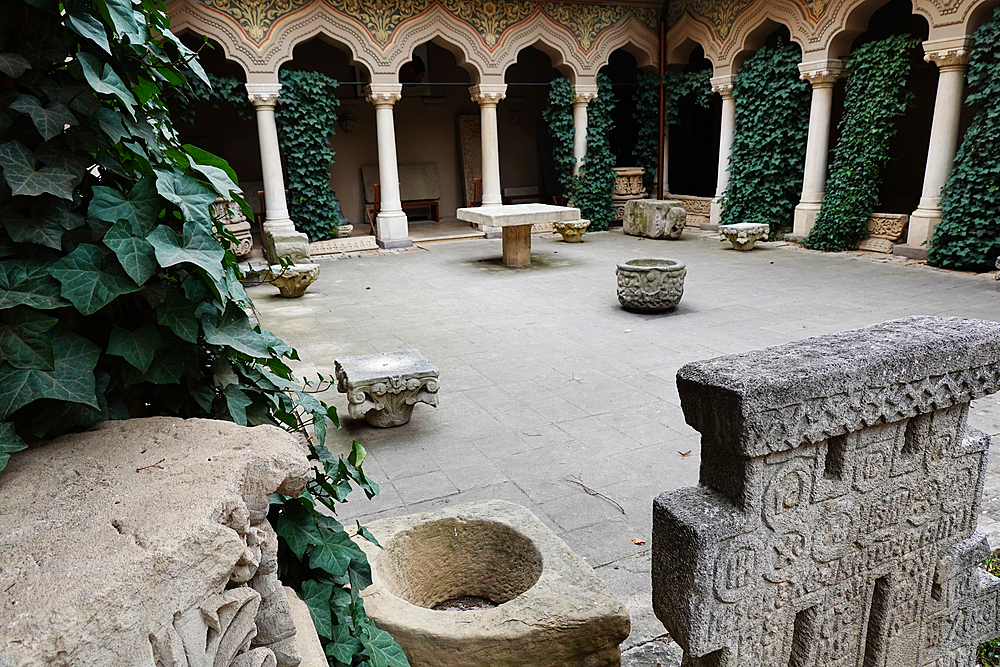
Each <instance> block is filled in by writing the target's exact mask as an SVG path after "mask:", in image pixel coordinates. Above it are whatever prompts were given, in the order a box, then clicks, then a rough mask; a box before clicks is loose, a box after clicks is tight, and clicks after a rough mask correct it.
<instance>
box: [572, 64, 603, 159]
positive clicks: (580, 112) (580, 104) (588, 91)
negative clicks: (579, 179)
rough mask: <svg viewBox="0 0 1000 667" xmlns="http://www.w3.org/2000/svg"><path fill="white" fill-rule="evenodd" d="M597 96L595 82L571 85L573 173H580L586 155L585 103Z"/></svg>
mask: <svg viewBox="0 0 1000 667" xmlns="http://www.w3.org/2000/svg"><path fill="white" fill-rule="evenodd" d="M595 97H597V84H596V83H594V84H590V85H587V84H577V85H576V86H574V87H573V157H575V158H576V164H575V165H574V166H573V173H574V174H579V173H580V166H581V165H582V164H583V158H585V157H586V156H587V105H588V104H590V102H591V100H593V99H594V98H595Z"/></svg>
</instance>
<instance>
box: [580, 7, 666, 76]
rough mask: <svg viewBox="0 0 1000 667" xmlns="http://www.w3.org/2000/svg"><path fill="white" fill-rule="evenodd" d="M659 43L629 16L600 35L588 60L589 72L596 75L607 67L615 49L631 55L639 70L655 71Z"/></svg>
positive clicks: (653, 35)
mask: <svg viewBox="0 0 1000 667" xmlns="http://www.w3.org/2000/svg"><path fill="white" fill-rule="evenodd" d="M659 41H660V40H659V37H658V36H657V35H656V34H655V33H654V32H653V31H652V30H650V29H649V28H648V27H646V26H645V25H643V24H642V23H640V22H639V21H638V20H637V19H636V18H635V17H632V16H630V17H629V18H628V19H627V20H625V21H623V22H622V23H620V24H619V25H617V26H615V27H614V28H611V29H610V30H608V31H606V32H605V33H604V34H603V35H601V37H600V39H599V40H598V43H597V45H596V46H595V47H594V50H593V51H592V53H591V56H590V58H588V60H589V62H590V68H591V71H593V72H595V73H596V72H598V71H600V69H601V68H602V67H604V66H605V65H607V64H608V58H610V57H611V53H612V51H615V50H616V49H623V50H625V51H627V52H628V53H630V54H632V56H633V57H634V58H635V62H636V65H637V66H638V67H639V69H642V70H647V71H655V70H656V67H657V60H658V58H659Z"/></svg>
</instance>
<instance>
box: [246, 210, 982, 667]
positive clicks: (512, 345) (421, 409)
mask: <svg viewBox="0 0 1000 667" xmlns="http://www.w3.org/2000/svg"><path fill="white" fill-rule="evenodd" d="M531 250H532V256H531V264H530V265H529V266H528V267H525V268H518V269H512V268H508V267H505V266H503V265H502V264H501V242H500V240H499V239H496V240H473V241H453V242H440V243H427V244H422V245H419V246H417V247H415V248H413V249H410V250H408V251H405V252H399V251H394V252H385V253H373V254H367V255H363V256H357V257H349V258H342V259H336V260H322V261H321V262H320V264H321V267H322V270H321V274H320V277H319V279H318V280H317V281H316V283H314V284H313V285H312V286H311V288H310V290H309V292H308V293H307V294H306V295H305V296H304V297H302V298H301V299H297V300H294V301H289V300H287V299H282V298H281V297H279V296H278V294H277V293H276V291H275V289H274V288H273V287H271V286H270V285H266V284H265V285H262V286H259V287H255V288H252V289H251V290H250V294H251V296H252V298H253V299H254V302H255V304H256V306H257V309H258V312H259V317H260V320H261V322H262V323H263V324H264V326H266V327H267V328H269V329H271V330H272V331H273V332H274V333H275V334H277V335H278V336H279V337H281V338H283V339H284V340H285V341H286V342H288V343H289V344H291V345H293V346H294V347H296V348H297V349H298V351H299V354H300V356H301V359H302V361H301V363H298V364H297V370H298V371H299V372H300V374H301V375H305V376H315V374H316V373H317V372H319V373H322V374H323V375H324V376H329V377H332V376H333V375H334V360H335V359H337V358H343V357H349V356H354V355H365V354H372V353H375V352H389V351H394V350H404V349H409V348H415V349H417V350H419V352H420V353H421V354H422V355H423V356H424V357H426V359H427V360H428V361H429V362H430V363H431V364H433V365H434V366H436V367H437V368H438V369H439V370H440V389H439V392H438V406H437V407H436V408H434V407H431V406H429V405H422V404H421V405H418V406H417V407H416V409H415V410H414V411H413V417H412V420H411V421H410V423H408V424H406V425H404V426H401V427H397V428H391V429H379V428H374V427H371V426H369V425H368V423H367V422H365V420H364V419H350V418H349V417H348V416H347V399H346V397H345V396H344V395H343V394H338V393H337V392H336V389H331V390H329V391H327V392H325V394H324V395H323V396H322V398H324V399H325V400H326V401H327V402H328V403H332V404H334V405H336V406H337V407H338V410H339V412H340V414H341V420H342V425H343V428H342V429H341V431H339V432H333V433H331V435H330V437H329V439H328V444H329V445H330V448H331V449H332V450H334V452H335V453H338V451H343V452H346V451H347V449H348V447H349V445H350V441H351V439H352V438H354V439H357V440H360V441H362V442H363V443H364V445H365V446H366V448H367V450H368V452H369V457H368V459H367V461H366V462H365V467H366V471H367V473H368V475H369V476H370V477H371V478H372V479H375V480H377V481H378V482H379V484H380V485H381V488H382V492H381V494H380V495H379V496H378V497H377V498H375V499H374V500H372V501H366V500H364V498H363V496H362V495H361V494H360V493H357V494H355V495H354V496H352V500H351V501H350V502H349V503H348V504H347V505H345V506H344V508H343V511H342V514H341V515H340V517H339V518H340V520H341V521H343V522H344V523H345V524H346V523H353V521H354V520H355V519H358V520H360V521H361V522H362V523H365V522H369V521H373V520H376V519H381V518H387V517H393V516H399V515H404V514H412V513H415V512H421V511H426V510H433V509H439V508H441V507H442V506H446V505H452V504H460V503H464V502H468V501H473V500H484V499H500V500H507V501H511V502H514V503H517V504H520V505H523V506H524V507H527V508H529V509H530V510H531V512H533V513H534V514H535V515H536V516H537V517H538V518H539V519H541V521H542V522H544V523H545V524H546V525H547V526H548V527H549V528H551V529H552V530H553V531H554V532H555V533H556V534H557V535H558V536H559V537H560V538H562V539H563V540H564V541H565V542H566V543H567V544H568V545H569V546H570V548H571V549H573V550H574V551H575V552H576V553H577V554H578V555H580V556H582V557H584V558H586V559H587V562H588V563H589V564H590V565H591V566H593V567H594V568H595V569H596V571H597V573H598V574H599V575H600V576H601V578H602V579H604V581H605V582H606V583H607V584H608V585H609V586H610V587H611V589H612V591H613V592H614V593H615V594H616V595H617V596H618V597H619V598H620V599H621V600H622V601H623V602H624V603H625V605H626V607H627V608H628V611H629V613H630V615H631V619H632V632H631V635H630V636H629V638H628V639H627V640H626V642H625V643H624V644H623V645H622V650H623V655H624V664H626V665H629V664H631V665H656V664H662V665H664V667H665V666H666V665H670V664H678V663H679V656H680V652H679V650H678V649H677V647H676V645H674V644H672V643H671V642H670V641H669V639H666V638H664V635H665V633H666V631H665V630H664V628H663V626H662V625H661V624H660V622H659V621H658V620H657V619H656V618H655V617H654V616H653V611H652V606H651V584H650V543H651V531H652V503H653V499H654V498H655V497H656V496H657V495H659V494H660V493H662V492H664V491H671V490H675V489H679V488H682V487H687V486H693V485H695V484H696V483H697V482H698V473H699V465H700V461H701V457H700V445H699V439H698V434H697V433H696V431H694V429H692V428H691V427H689V426H688V425H687V424H686V423H685V420H684V416H683V414H682V412H681V408H680V401H679V398H678V393H677V389H676V386H675V376H676V373H677V370H678V368H680V367H681V366H682V365H684V364H686V363H689V362H692V361H697V360H704V359H711V358H713V357H718V356H723V355H729V354H735V353H741V352H747V351H750V350H755V349H759V348H763V347H767V346H772V345H778V344H782V343H787V342H791V341H796V340H801V339H804V338H808V337H812V336H817V335H821V334H827V333H834V332H839V331H843V330H847V329H854V328H857V327H863V326H867V325H872V324H876V323H879V322H883V321H885V320H890V319H895V318H900V317H905V316H908V315H944V316H958V317H968V318H976V319H984V320H994V321H1000V283H998V282H996V281H994V280H993V279H992V275H979V276H976V275H971V274H959V273H954V272H945V271H938V270H934V269H929V268H927V267H925V266H922V265H919V264H913V263H904V262H901V261H898V260H897V261H888V260H882V261H878V260H877V259H876V258H875V256H872V255H860V254H857V253H842V254H823V253H817V252H812V251H807V250H803V249H801V248H798V247H795V246H792V245H785V244H780V243H764V244H760V243H758V244H757V246H756V247H755V249H754V250H753V251H751V252H737V251H735V250H733V249H732V247H731V246H730V244H728V243H726V244H723V243H720V241H719V238H718V236H716V235H714V234H710V233H707V232H698V231H691V230H690V229H689V230H686V231H685V233H684V235H683V237H682V238H681V239H680V240H678V241H665V240H663V241H659V240H649V239H643V238H636V237H629V236H625V235H623V234H622V232H621V230H620V229H618V230H612V231H609V232H602V233H596V234H587V235H586V236H585V237H584V243H582V244H568V243H563V242H562V241H561V239H560V237H558V236H557V235H535V236H534V238H533V239H532V248H531ZM655 257H667V258H671V259H677V260H680V261H682V262H684V263H685V264H686V266H687V271H688V273H687V279H686V283H685V286H686V288H685V291H684V296H683V299H682V301H681V303H680V305H679V306H678V307H677V308H676V309H674V310H673V311H668V312H666V313H662V314H636V313H630V312H627V311H625V310H623V309H622V308H621V307H620V305H619V303H618V300H617V298H616V293H615V266H616V265H617V263H619V262H622V261H624V260H627V259H633V258H655ZM969 425H970V426H972V427H975V428H978V429H980V430H982V431H984V432H985V433H987V434H988V435H990V436H992V437H993V441H994V451H993V452H992V456H991V460H990V464H989V471H990V472H989V475H988V477H987V482H986V488H985V491H984V503H983V515H982V516H981V517H980V521H979V524H980V530H983V531H984V532H987V533H988V534H990V540H991V547H992V548H993V549H994V550H995V549H996V548H998V547H1000V543H998V542H997V541H996V538H997V537H998V536H1000V530H997V529H998V527H1000V524H997V523H996V521H998V520H1000V450H998V449H997V448H998V447H1000V397H998V395H994V396H989V397H987V398H985V399H981V400H978V401H975V402H974V403H973V404H972V409H971V411H970V416H969Z"/></svg>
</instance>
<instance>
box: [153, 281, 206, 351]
mask: <svg viewBox="0 0 1000 667" xmlns="http://www.w3.org/2000/svg"><path fill="white" fill-rule="evenodd" d="M194 310H195V304H194V303H192V302H191V301H189V300H187V299H185V298H184V297H183V296H181V295H180V294H178V293H177V292H170V293H169V294H167V296H166V299H165V300H164V302H163V304H162V305H161V306H160V307H158V308H157V309H156V321H157V322H159V323H160V324H162V325H163V326H165V327H169V328H170V330H171V331H173V332H174V333H175V334H177V337H178V338H180V339H182V340H186V341H187V342H189V343H197V342H198V320H197V318H195V315H194Z"/></svg>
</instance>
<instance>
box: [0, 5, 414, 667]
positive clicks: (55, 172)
mask: <svg viewBox="0 0 1000 667" xmlns="http://www.w3.org/2000/svg"><path fill="white" fill-rule="evenodd" d="M8 10H9V11H8V12H7V13H6V14H5V17H4V21H3V22H2V23H0V469H2V468H3V467H4V466H6V464H7V462H8V460H9V458H10V455H11V454H12V453H15V452H17V451H19V450H21V449H23V448H25V447H26V446H28V445H29V444H31V443H35V442H38V441H40V440H44V439H48V438H52V437H54V436H57V435H59V434H62V433H65V432H67V431H71V430H74V429H81V428H86V427H88V426H91V425H93V424H95V423H97V422H100V421H104V420H108V419H127V418H130V417H144V416H151V415H173V416H179V417H212V418H216V419H225V420H231V421H234V422H236V423H238V424H241V425H256V424H275V425H278V426H282V427H284V428H285V429H287V430H289V431H295V432H299V433H304V432H305V429H306V427H307V426H310V425H311V426H312V428H313V431H314V437H313V440H312V441H311V443H310V451H311V458H312V459H313V460H314V461H315V462H316V466H317V473H316V476H315V479H314V480H313V481H312V482H311V483H310V484H309V486H308V491H307V493H306V495H305V496H304V497H303V498H302V499H299V500H295V499H282V498H276V499H275V501H276V502H277V504H279V509H277V510H275V513H276V514H277V516H276V521H277V522H278V524H279V526H280V528H279V531H280V532H281V534H282V536H283V539H284V540H285V542H286V544H287V545H288V549H289V550H291V551H292V552H293V553H294V554H295V555H296V556H301V558H303V559H308V565H309V567H310V568H311V569H310V570H309V572H308V577H302V578H301V579H300V582H301V587H302V590H303V591H312V592H315V591H316V590H317V588H318V589H321V590H324V591H325V590H326V587H327V586H330V587H336V588H338V590H340V593H335V592H331V595H330V597H329V600H328V602H329V604H328V605H327V606H326V607H324V604H323V601H324V598H323V595H322V593H320V594H318V595H313V596H312V597H311V598H310V597H309V596H308V595H307V598H309V599H310V600H311V602H310V604H311V607H310V608H311V609H312V611H313V614H314V615H315V616H317V617H319V620H320V622H321V621H322V620H324V618H325V616H324V613H325V614H326V616H329V617H330V618H331V623H334V624H336V626H337V629H336V630H334V631H330V632H327V633H326V635H325V636H326V637H327V639H328V640H329V641H328V643H327V652H328V653H331V652H332V653H331V654H336V655H338V656H340V657H343V658H346V659H344V660H340V658H338V660H340V663H338V664H350V665H356V666H360V665H362V664H365V665H368V666H369V667H400V666H401V665H405V664H406V660H405V657H404V656H403V653H402V651H401V649H399V647H398V646H396V645H395V644H394V643H393V642H392V641H391V640H390V639H388V636H387V635H385V634H384V633H382V632H381V631H379V630H377V629H376V628H375V627H374V625H372V624H371V623H370V621H368V619H367V617H366V616H365V615H364V610H363V608H362V606H361V601H360V599H359V598H358V593H360V590H361V589H362V588H363V585H364V584H366V583H367V582H368V581H369V579H368V575H367V574H366V573H367V572H368V566H367V563H366V562H364V559H363V557H358V556H357V554H356V553H354V552H351V558H350V559H349V560H348V561H346V565H345V561H343V560H339V559H331V557H330V554H338V553H341V551H343V550H345V549H347V548H348V547H347V542H348V541H349V537H348V535H347V533H346V532H345V531H344V530H343V529H341V528H339V524H336V523H335V522H334V523H331V522H330V521H327V519H326V517H325V515H323V514H320V513H319V512H318V511H317V509H316V503H320V504H322V505H325V506H326V507H327V508H329V509H330V510H333V509H334V508H335V506H336V503H338V502H341V501H343V500H344V498H345V496H346V494H347V492H348V491H349V490H350V488H351V484H352V483H353V484H356V485H358V486H360V487H361V488H362V489H363V490H364V491H365V493H366V494H367V495H369V496H371V495H372V494H374V493H375V492H376V491H377V487H376V486H375V485H374V484H372V483H371V482H370V481H368V480H367V478H365V476H364V473H363V472H362V470H361V463H362V459H363V449H361V448H360V445H355V447H354V451H353V453H352V455H351V456H349V457H347V458H335V457H333V456H331V455H330V454H329V452H328V451H327V450H326V449H325V447H324V446H323V442H324V439H325V436H326V431H327V419H328V418H330V419H333V421H334V424H337V421H336V419H337V414H336V411H335V410H334V409H333V408H330V407H328V406H326V405H324V404H323V403H321V402H320V401H318V400H316V399H315V398H314V397H313V396H312V393H311V392H312V391H314V390H315V389H316V388H310V387H309V385H308V384H305V385H304V384H303V383H302V382H301V381H299V380H297V379H296V378H295V377H294V376H293V374H292V372H291V370H290V368H289V367H288V365H287V364H286V360H287V359H297V355H296V353H295V351H294V350H293V349H291V348H290V347H289V346H287V345H286V344H285V343H283V342H282V341H281V340H279V339H278V338H277V337H275V336H274V335H273V334H272V333H270V332H269V331H267V330H266V329H263V328H261V327H260V326H259V325H255V324H254V323H253V322H251V320H250V319H249V317H248V315H247V310H248V309H250V308H252V303H251V302H250V299H249V297H248V296H247V294H246V292H245V291H244V289H243V287H242V285H241V284H240V278H241V275H240V272H239V269H238V267H237V262H236V257H235V256H234V255H233V253H232V252H230V251H229V250H227V249H225V248H224V247H223V245H222V244H220V242H219V240H218V237H223V238H224V239H225V240H227V241H229V242H234V241H235V239H234V238H233V237H232V236H231V235H228V233H227V232H226V231H225V228H224V226H223V225H221V224H220V223H219V222H218V221H217V220H214V219H213V218H212V214H211V204H212V202H214V201H215V199H216V198H217V197H219V196H223V197H226V198H230V199H233V200H235V201H236V202H237V203H238V204H239V205H240V206H242V207H243V208H244V209H245V210H248V208H247V207H246V204H245V203H244V202H243V201H242V199H241V198H240V196H239V194H238V191H237V188H236V185H235V179H236V175H235V173H234V172H233V171H232V169H231V168H230V167H229V165H228V164H227V163H226V162H225V161H223V160H221V159H219V158H217V157H215V156H213V155H211V154H209V153H206V152H205V151H202V150H199V149H198V148H195V147H193V146H182V145H181V144H180V142H179V140H178V138H177V136H176V134H175V132H174V130H173V127H172V125H171V123H170V119H169V116H168V112H167V108H166V106H165V104H164V103H163V101H162V95H161V92H162V90H163V89H164V88H169V87H183V86H186V85H187V83H186V79H185V72H190V73H192V74H193V75H194V76H195V77H197V78H198V79H200V80H201V82H202V83H203V84H206V85H207V84H208V77H207V76H205V73H204V71H203V70H202V68H201V66H200V65H199V64H198V61H197V58H196V54H194V53H192V52H191V51H190V50H189V49H187V48H186V47H185V46H184V45H183V44H182V43H181V42H180V40H178V39H177V38H176V37H175V36H174V35H173V34H172V33H171V32H170V29H169V19H168V18H167V15H166V10H165V6H164V5H163V3H162V2H161V1H160V0H137V1H136V2H135V3H134V4H133V2H131V1H130V0H76V2H74V3H72V4H66V3H63V2H60V0H29V1H28V2H24V3H17V4H16V5H15V6H14V7H11V8H8ZM154 35H156V37H155V38H154ZM227 245H228V244H227ZM320 381H321V382H323V381H324V379H323V378H320ZM286 503H287V504H288V505H286ZM292 507H298V508H300V509H302V510H303V511H299V510H298V509H290V508H292ZM320 524H322V525H323V526H324V528H323V529H322V530H321V529H319V528H318V526H319V525H320ZM358 532H359V533H360V534H361V535H363V536H366V532H365V531H362V530H361V529H360V528H359V529H358ZM299 533H301V534H299ZM302 535H305V537H302ZM290 562H291V561H290V559H285V561H284V562H283V564H282V567H284V568H286V569H287V568H288V567H289V563H290ZM310 582H311V583H310ZM347 586H350V589H351V590H350V591H348V590H347V588H346V587H347ZM331 590H332V589H331ZM335 595H336V596H337V600H334V596H335ZM345 595H346V596H347V601H346V606H345V603H344V600H345V597H344V596H345ZM343 609H347V613H340V612H341V611H342V610H343ZM324 610H325V611H324ZM334 618H336V620H335V621H334V620H332V619H334Z"/></svg>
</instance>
